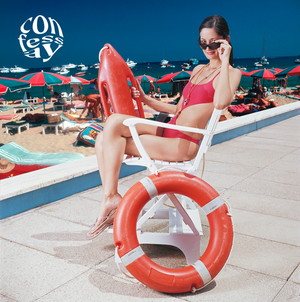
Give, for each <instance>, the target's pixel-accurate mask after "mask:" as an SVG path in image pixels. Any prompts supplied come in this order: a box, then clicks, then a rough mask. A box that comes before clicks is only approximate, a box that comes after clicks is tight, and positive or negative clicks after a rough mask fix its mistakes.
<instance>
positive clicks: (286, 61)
mask: <svg viewBox="0 0 300 302" xmlns="http://www.w3.org/2000/svg"><path fill="white" fill-rule="evenodd" d="M297 58H298V57H297V56H289V57H274V58H272V57H269V58H268V61H269V65H264V67H255V66H254V63H255V62H257V61H259V60H260V58H244V59H241V58H236V59H234V67H242V68H245V69H246V70H245V71H246V72H249V71H252V70H254V69H262V68H267V69H270V68H273V67H274V68H280V69H285V68H287V67H291V66H294V65H295V60H296V59H297ZM188 61H189V60H186V61H169V65H172V67H166V68H162V67H161V65H160V62H143V63H137V65H136V66H135V67H134V68H132V72H133V74H134V76H135V77H137V76H140V75H149V76H151V77H154V78H156V79H159V78H161V77H162V76H164V75H166V74H169V73H175V72H178V71H181V70H182V67H181V66H182V64H183V63H187V62H188ZM66 64H67V62H66ZM75 64H76V63H75ZM199 64H207V60H199ZM87 66H88V65H87ZM90 66H92V65H90ZM22 67H24V66H22ZM194 67H195V66H193V67H191V68H190V69H186V70H188V71H192V70H193V68H194ZM50 69H51V67H42V68H29V70H27V71H26V72H24V73H7V74H0V76H2V77H11V78H21V77H23V76H24V75H26V74H30V73H34V72H39V71H41V70H43V71H45V72H52V71H51V70H50ZM77 72H78V69H77V68H73V69H70V72H69V73H68V74H66V75H65V76H71V75H74V74H75V73H77ZM98 72H99V69H96V68H91V67H90V68H89V69H88V70H87V73H86V75H85V76H83V78H85V79H87V80H91V79H95V78H97V77H98ZM252 83H253V78H252V77H246V76H242V78H241V82H240V86H242V87H243V88H244V89H245V90H246V89H249V88H251V87H252ZM261 83H262V85H263V87H267V88H270V87H273V86H277V80H275V81H273V80H264V79H261ZM154 84H155V82H154ZM141 85H142V88H143V89H144V91H145V92H148V90H149V87H150V84H149V83H148V82H142V84H141ZM296 85H300V77H298V76H293V77H288V85H287V86H288V87H291V88H292V87H295V86H296ZM155 86H156V87H157V84H155ZM159 86H160V89H161V93H171V91H172V84H171V83H164V84H160V85H159ZM53 88H54V89H53V92H59V93H61V92H67V93H71V92H72V91H71V87H70V85H54V87H53ZM28 91H29V93H30V95H31V97H39V98H41V97H42V96H43V95H44V96H45V97H46V98H51V96H52V95H53V92H51V91H50V90H48V89H47V87H46V86H45V87H31V88H30V89H29V90H28ZM97 91H98V90H95V86H94V85H93V84H90V85H83V86H82V90H81V91H80V94H85V95H87V94H90V93H97ZM23 96H24V90H21V91H17V92H7V93H6V94H5V95H3V96H0V97H2V98H5V99H6V100H9V101H10V100H12V101H15V100H19V99H23Z"/></svg>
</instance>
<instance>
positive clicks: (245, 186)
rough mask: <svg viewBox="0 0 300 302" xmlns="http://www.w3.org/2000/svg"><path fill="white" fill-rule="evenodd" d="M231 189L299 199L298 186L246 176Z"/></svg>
mask: <svg viewBox="0 0 300 302" xmlns="http://www.w3.org/2000/svg"><path fill="white" fill-rule="evenodd" d="M232 189H234V190H237V191H244V192H250V193H255V194H260V195H268V196H274V197H277V198H283V199H290V200H298V201H300V187H299V186H294V185H289V184H283V183H281V184H280V183H274V182H272V181H266V180H265V181H264V180H256V179H252V178H247V179H245V180H243V181H241V182H240V183H238V184H237V185H234V186H233V187H232Z"/></svg>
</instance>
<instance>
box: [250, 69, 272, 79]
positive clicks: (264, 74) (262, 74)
mask: <svg viewBox="0 0 300 302" xmlns="http://www.w3.org/2000/svg"><path fill="white" fill-rule="evenodd" d="M247 76H248V77H253V78H263V79H265V80H275V79H276V78H275V75H274V73H272V72H271V71H269V70H268V69H266V68H264V69H258V70H252V71H250V72H248V73H247Z"/></svg>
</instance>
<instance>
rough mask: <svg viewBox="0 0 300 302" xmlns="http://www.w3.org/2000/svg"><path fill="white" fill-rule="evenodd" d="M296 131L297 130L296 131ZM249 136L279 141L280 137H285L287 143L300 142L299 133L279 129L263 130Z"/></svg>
mask: <svg viewBox="0 0 300 302" xmlns="http://www.w3.org/2000/svg"><path fill="white" fill-rule="evenodd" d="M294 131H295V130H294ZM247 135H249V136H253V137H262V138H269V139H279V138H280V137H283V139H284V140H286V141H296V142H300V136H299V134H298V133H297V131H295V132H294V133H293V132H288V131H285V130H282V131H278V129H274V130H273V129H270V128H269V129H267V128H265V129H261V130H258V131H254V132H251V133H249V134H247Z"/></svg>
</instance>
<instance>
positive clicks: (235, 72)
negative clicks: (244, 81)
mask: <svg viewBox="0 0 300 302" xmlns="http://www.w3.org/2000/svg"><path fill="white" fill-rule="evenodd" d="M229 72H230V74H232V75H234V76H237V77H238V76H242V73H241V71H240V70H239V69H238V68H233V67H232V66H231V65H230V66H229Z"/></svg>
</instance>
